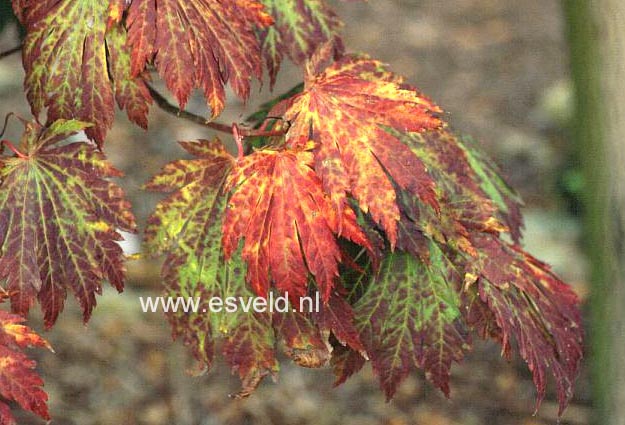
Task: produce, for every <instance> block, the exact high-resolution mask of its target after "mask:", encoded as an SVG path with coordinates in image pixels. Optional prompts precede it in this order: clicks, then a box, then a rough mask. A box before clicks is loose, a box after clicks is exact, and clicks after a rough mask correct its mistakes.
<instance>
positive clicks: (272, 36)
mask: <svg viewBox="0 0 625 425" xmlns="http://www.w3.org/2000/svg"><path fill="white" fill-rule="evenodd" d="M261 2H262V3H263V4H264V5H265V10H266V11H267V12H268V13H269V14H271V16H272V17H273V18H274V25H272V26H269V27H267V28H265V29H264V30H263V31H262V32H261V40H262V49H263V54H264V56H265V61H266V62H267V68H268V69H269V77H270V79H271V85H272V86H273V85H274V83H275V81H276V76H277V74H278V71H279V70H280V64H281V63H282V59H283V57H284V56H287V57H289V58H290V59H291V60H292V61H293V62H294V63H295V64H297V65H301V64H303V63H305V62H306V61H307V60H308V59H310V57H311V56H312V55H313V53H314V52H315V51H316V50H317V48H318V47H319V46H321V45H323V44H324V43H326V42H328V41H333V42H334V44H335V45H336V46H337V48H338V49H340V48H341V42H340V39H339V36H338V33H337V31H338V29H339V28H340V27H341V26H342V22H341V21H340V20H339V18H338V17H337V16H336V14H335V13H334V12H333V11H332V10H331V9H330V8H329V7H328V6H327V4H326V3H325V1H324V0H261Z"/></svg>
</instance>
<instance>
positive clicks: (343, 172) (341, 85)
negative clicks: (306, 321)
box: [272, 52, 443, 247]
mask: <svg viewBox="0 0 625 425" xmlns="http://www.w3.org/2000/svg"><path fill="white" fill-rule="evenodd" d="M322 61H323V52H321V53H320V54H319V57H317V58H315V59H314V60H313V62H312V63H311V64H309V66H308V68H309V69H311V70H314V69H315V68H317V67H318V66H319V64H320V63H322ZM305 84H306V86H305V88H304V91H303V92H302V93H301V94H299V95H297V96H295V97H293V98H291V99H289V100H287V101H285V102H282V103H281V104H278V105H276V107H275V108H274V109H275V112H274V113H272V115H280V114H281V113H282V112H283V110H284V109H286V111H285V112H284V118H285V119H286V120H288V121H289V122H290V123H291V126H290V128H289V131H288V133H287V145H288V146H291V147H296V146H300V145H301V144H302V143H308V141H309V140H312V141H313V142H314V143H315V149H314V156H315V162H314V167H315V171H316V173H317V174H318V175H319V176H320V177H321V180H322V183H323V188H324V190H325V192H326V193H328V194H330V196H331V198H332V201H333V203H334V204H335V205H336V208H337V209H338V210H339V211H341V210H342V209H344V208H345V204H346V197H347V195H348V194H349V195H351V196H353V197H354V198H355V199H356V200H357V201H358V204H359V207H360V208H361V209H362V210H363V211H364V212H365V213H370V214H371V216H372V217H373V219H374V220H375V221H376V222H377V223H379V224H380V225H381V226H382V228H383V229H384V231H385V232H386V235H387V237H388V239H389V241H390V243H391V246H392V247H394V246H395V243H396V240H397V221H398V220H399V219H400V211H399V207H398V205H397V203H396V190H395V187H394V183H396V184H397V185H398V186H399V187H400V188H402V189H405V190H407V191H409V192H411V193H414V194H416V195H417V196H419V198H420V199H422V200H423V201H424V202H425V203H427V204H430V205H432V206H433V207H434V208H437V206H438V204H437V200H436V194H435V192H434V185H435V184H434V180H433V179H432V178H431V177H430V175H429V174H428V173H427V171H426V167H425V166H424V164H423V162H422V161H421V160H420V159H419V158H418V157H417V156H416V155H415V154H414V153H413V152H412V151H411V149H410V148H409V147H408V146H406V145H405V144H404V143H402V142H401V141H400V140H399V139H398V138H397V137H396V136H394V135H392V134H391V133H390V132H388V131H386V129H385V128H391V129H397V130H399V131H402V132H405V131H423V130H426V129H434V128H439V127H441V126H442V125H443V123H442V121H441V120H440V119H439V118H437V117H436V115H435V113H438V112H440V109H439V108H438V107H437V106H436V105H434V104H433V103H432V102H431V101H430V100H428V99H427V98H425V97H424V96H423V95H421V94H420V93H419V92H417V91H415V90H414V89H412V88H408V87H404V86H403V85H402V80H401V79H400V78H399V77H397V76H395V75H394V74H392V73H390V72H388V71H386V70H385V69H384V68H383V66H382V64H381V63H379V62H377V61H374V60H371V59H368V58H366V57H355V56H348V57H345V58H343V59H341V60H339V61H337V62H335V63H334V64H332V65H330V66H329V67H328V68H326V69H325V71H323V72H321V73H320V74H318V75H310V74H309V75H308V76H307V80H306V82H305Z"/></svg>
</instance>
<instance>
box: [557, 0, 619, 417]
mask: <svg viewBox="0 0 625 425" xmlns="http://www.w3.org/2000/svg"><path fill="white" fill-rule="evenodd" d="M564 1H565V10H566V13H567V18H568V19H567V20H568V30H569V39H570V45H571V64H572V70H573V78H574V82H575V87H576V94H577V115H576V121H575V129H574V130H575V138H576V142H577V151H578V153H579V159H580V161H581V163H582V167H583V171H584V176H585V183H586V185H585V190H584V191H585V199H584V201H585V204H584V205H585V207H584V208H585V210H584V213H585V220H586V221H585V228H586V238H585V242H586V246H587V248H588V253H589V255H590V258H591V261H592V267H593V270H592V272H593V273H592V279H593V282H592V284H593V286H592V291H591V294H592V295H591V302H590V308H591V312H592V315H591V326H590V328H589V329H588V330H587V335H588V337H589V339H590V344H591V350H590V351H591V352H590V356H589V358H588V359H587V362H590V363H589V365H590V366H591V367H592V377H593V399H594V402H595V406H596V413H597V414H596V416H595V418H596V421H595V423H597V424H601V425H616V424H619V425H624V424H625V1H624V0H564Z"/></svg>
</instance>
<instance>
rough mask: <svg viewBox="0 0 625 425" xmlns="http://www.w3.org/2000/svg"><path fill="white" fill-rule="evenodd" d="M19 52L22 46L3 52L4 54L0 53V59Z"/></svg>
mask: <svg viewBox="0 0 625 425" xmlns="http://www.w3.org/2000/svg"><path fill="white" fill-rule="evenodd" d="M20 50H22V46H21V45H20V46H15V47H13V48H12V49H9V50H5V51H4V52H0V59H4V58H5V57H7V56H11V55H12V54H14V53H17V52H19V51H20Z"/></svg>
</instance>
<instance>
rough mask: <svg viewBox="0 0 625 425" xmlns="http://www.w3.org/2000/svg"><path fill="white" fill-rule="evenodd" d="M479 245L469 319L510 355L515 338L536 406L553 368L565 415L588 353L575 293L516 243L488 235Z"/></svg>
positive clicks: (473, 273)
mask: <svg viewBox="0 0 625 425" xmlns="http://www.w3.org/2000/svg"><path fill="white" fill-rule="evenodd" d="M476 246H477V247H478V249H479V253H480V257H479V261H477V262H473V263H472V267H471V273H472V276H474V279H473V280H471V281H469V282H467V284H468V289H467V291H473V296H472V297H468V298H467V299H468V302H467V305H468V310H469V313H468V316H469V318H471V319H472V320H471V321H470V322H469V324H470V325H471V326H474V327H476V328H477V329H478V331H479V332H480V334H481V335H482V336H493V337H495V338H497V339H498V340H499V342H500V343H501V344H502V351H503V354H504V355H506V356H509V355H510V353H511V349H512V346H511V340H512V339H513V338H514V339H515V340H516V342H517V344H518V349H519V353H520V355H521V357H522V358H523V359H524V360H525V361H526V362H527V365H528V367H529V369H530V371H531V372H532V375H533V379H534V384H535V385H536V389H537V392H538V394H537V400H536V409H538V407H539V406H540V403H541V401H542V399H543V398H544V396H545V386H546V372H547V369H550V370H551V373H552V374H553V376H554V378H555V381H556V385H557V390H558V400H559V402H560V414H561V413H562V412H563V411H564V409H565V407H566V405H567V404H568V401H569V400H570V398H571V396H572V392H573V384H574V382H575V378H576V377H577V374H578V372H579V365H580V361H581V358H582V355H583V352H582V339H583V330H582V324H581V316H580V312H579V310H578V308H577V304H578V299H577V297H576V295H575V294H574V293H573V291H572V290H571V288H570V287H569V286H568V285H566V284H564V283H563V282H562V281H561V280H560V279H558V277H557V276H555V275H554V274H553V273H552V272H551V270H550V269H549V267H548V266H547V265H546V264H544V263H542V262H540V261H538V260H536V259H535V258H534V257H532V256H531V255H529V254H527V253H526V252H524V251H523V250H521V249H520V248H519V247H518V246H516V245H510V244H508V243H506V242H503V241H501V240H500V239H498V238H495V237H493V236H492V235H485V236H483V237H481V238H476ZM485 309H487V311H489V312H488V313H484V310H485ZM493 328H495V329H493Z"/></svg>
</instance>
